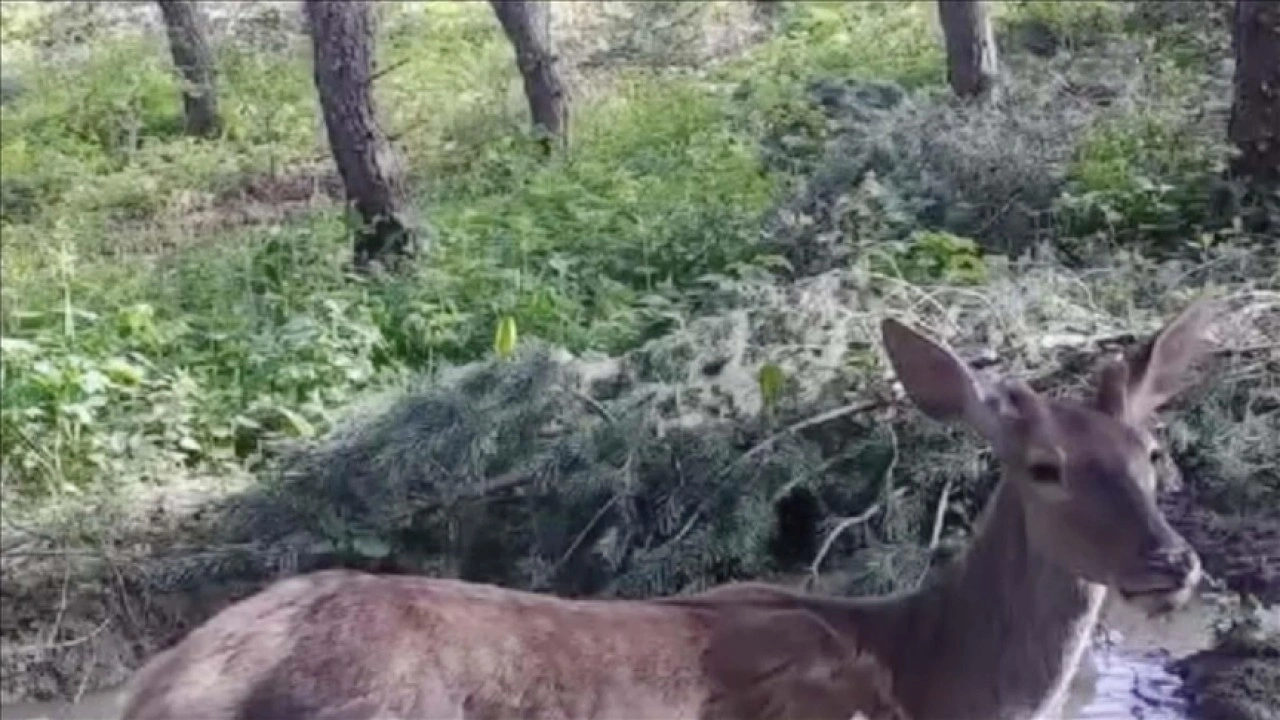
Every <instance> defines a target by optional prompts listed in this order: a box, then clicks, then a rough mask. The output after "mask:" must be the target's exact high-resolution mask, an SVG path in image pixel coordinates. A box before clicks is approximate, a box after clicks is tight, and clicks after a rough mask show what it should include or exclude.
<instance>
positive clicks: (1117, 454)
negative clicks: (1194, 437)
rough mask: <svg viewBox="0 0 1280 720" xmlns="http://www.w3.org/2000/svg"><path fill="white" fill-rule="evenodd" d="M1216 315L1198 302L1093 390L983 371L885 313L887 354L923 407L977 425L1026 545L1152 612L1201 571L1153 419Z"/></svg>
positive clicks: (1178, 596) (1179, 596) (1177, 598)
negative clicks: (1017, 508) (1174, 522)
mask: <svg viewBox="0 0 1280 720" xmlns="http://www.w3.org/2000/svg"><path fill="white" fill-rule="evenodd" d="M1210 317H1211V313H1210V312H1209V304H1208V302H1206V301H1200V302H1197V303H1194V304H1193V305H1191V306H1190V307H1188V308H1187V309H1186V310H1184V311H1183V312H1182V313H1181V314H1180V315H1178V316H1177V317H1176V318H1175V319H1174V320H1172V321H1171V322H1170V323H1169V324H1167V325H1166V326H1165V327H1164V328H1163V329H1161V330H1160V332H1158V333H1157V334H1156V335H1155V337H1154V338H1152V339H1151V340H1150V341H1149V342H1148V343H1147V344H1146V345H1145V346H1144V347H1143V348H1142V350H1141V351H1140V352H1139V353H1137V354H1136V356H1135V357H1134V358H1132V359H1131V360H1125V359H1123V358H1117V359H1115V360H1112V361H1111V362H1109V363H1108V364H1106V366H1105V367H1104V368H1103V370H1102V372H1101V373H1100V374H1099V376H1098V380H1097V384H1096V385H1097V386H1096V393H1095V395H1094V396H1093V397H1092V398H1090V399H1088V400H1087V401H1070V400H1058V399H1051V398H1047V397H1044V396H1042V395H1041V394H1039V393H1037V392H1036V391H1035V390H1033V389H1032V388H1030V387H1029V386H1028V385H1027V384H1026V383H1024V382H1022V381H1021V380H1018V379H1013V378H999V379H994V380H988V379H985V378H981V377H979V376H978V375H977V374H975V373H974V372H972V371H971V370H970V368H969V367H968V366H967V365H966V364H965V363H964V362H963V361H962V360H960V359H959V358H958V357H957V356H956V355H955V354H954V353H953V352H952V351H951V350H949V349H948V348H946V347H945V346H943V345H941V344H939V343H937V342H934V341H933V340H930V339H928V338H926V337H924V336H923V335H921V334H919V333H917V332H916V331H914V330H911V329H910V328H908V327H906V326H905V325H903V324H901V323H899V322H897V321H894V320H885V321H884V323H883V325H882V328H881V329H882V334H883V338H884V344H885V348H886V350H887V351H888V355H889V358H890V362H891V363H892V365H893V367H894V370H895V372H896V374H897V376H898V379H899V380H900V381H901V382H902V385H903V387H904V389H905V390H906V393H907V395H908V396H909V397H910V398H911V399H912V400H913V401H914V402H915V404H916V405H917V406H919V407H920V409H921V410H922V411H923V412H924V413H925V414H926V415H928V416H930V417H932V418H934V419H936V420H941V421H960V422H963V423H965V424H967V425H969V426H970V427H972V428H973V429H974V430H976V431H977V432H978V433H980V434H981V435H982V436H983V437H984V438H985V439H986V440H987V441H988V442H989V443H990V444H991V447H992V448H993V450H994V452H995V455H996V457H997V458H998V459H999V461H1000V463H1001V466H1002V472H1003V477H1004V482H1006V483H1009V484H1010V485H1012V487H1013V488H1014V489H1015V490H1016V495H1017V497H1018V498H1019V500H1020V502H1021V506H1022V510H1023V516H1024V517H1025V527H1026V532H1027V544H1028V547H1029V548H1031V550H1032V552H1037V553H1039V554H1041V556H1042V557H1043V558H1045V559H1046V560H1047V561H1048V562H1050V563H1052V564H1054V565H1057V566H1059V567H1061V568H1063V569H1064V570H1066V571H1067V572H1069V573H1071V574H1073V575H1075V576H1077V577H1079V578H1081V579H1083V580H1086V581H1089V582H1093V583H1098V584H1103V585H1107V586H1109V587H1111V588H1113V589H1114V590H1116V591H1118V592H1119V593H1120V595H1121V597H1123V598H1124V599H1125V600H1126V601H1128V602H1130V603H1133V604H1135V605H1137V606H1138V607H1140V608H1142V609H1144V610H1145V611H1147V612H1148V613H1151V614H1155V613H1161V612H1167V611H1169V610H1173V609H1175V608H1177V607H1179V606H1181V605H1182V604H1183V603H1185V602H1186V600H1187V599H1188V598H1189V597H1190V595H1191V592H1192V591H1193V589H1194V587H1195V585H1196V584H1197V583H1198V582H1199V579H1200V572H1201V570H1200V560H1199V557H1198V556H1197V555H1196V553H1195V551H1194V550H1192V548H1191V547H1190V545H1188V543H1187V542H1186V540H1184V539H1183V538H1182V537H1181V536H1180V535H1179V534H1178V533H1177V532H1175V531H1174V530H1173V529H1172V528H1171V527H1170V526H1169V524H1168V522H1167V521H1166V520H1165V517H1164V515H1163V513H1161V511H1160V509H1159V508H1158V507H1157V505H1156V490H1157V487H1156V486H1157V482H1156V469H1155V464H1156V462H1157V461H1158V460H1159V459H1160V453H1161V450H1160V448H1159V447H1158V446H1157V444H1156V442H1155V438H1154V435H1153V434H1152V433H1151V432H1150V431H1149V430H1148V429H1147V424H1148V422H1149V421H1150V420H1151V419H1152V416H1153V414H1154V412H1155V411H1156V410H1157V409H1158V408H1159V407H1160V406H1161V405H1163V404H1164V403H1165V402H1167V401H1168V400H1169V399H1170V398H1172V397H1173V396H1174V395H1175V394H1177V392H1178V391H1179V390H1181V389H1182V388H1183V387H1185V384H1186V380H1187V377H1188V376H1189V375H1190V370H1191V367H1192V366H1193V365H1194V364H1195V363H1196V361H1197V360H1198V359H1200V358H1202V357H1203V356H1204V354H1205V352H1206V350H1207V343H1206V342H1204V340H1203V334H1204V329H1205V326H1206V325H1207V323H1208V320H1209V319H1210Z"/></svg>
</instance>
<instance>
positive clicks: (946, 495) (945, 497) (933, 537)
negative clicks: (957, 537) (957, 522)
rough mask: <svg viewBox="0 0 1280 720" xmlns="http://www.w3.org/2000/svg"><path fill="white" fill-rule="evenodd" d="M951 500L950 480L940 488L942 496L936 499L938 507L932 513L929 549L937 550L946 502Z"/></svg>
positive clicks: (945, 512) (945, 511) (940, 538)
mask: <svg viewBox="0 0 1280 720" xmlns="http://www.w3.org/2000/svg"><path fill="white" fill-rule="evenodd" d="M949 500H951V478H947V482H946V484H945V485H943V486H942V495H940V496H939V497H938V507H937V509H936V510H934V511H933V532H932V533H930V534H929V549H930V550H934V549H937V547H938V543H939V542H940V541H941V540H942V519H943V517H944V516H945V515H946V514H947V502H948V501H949Z"/></svg>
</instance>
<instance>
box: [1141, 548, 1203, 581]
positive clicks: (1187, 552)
mask: <svg viewBox="0 0 1280 720" xmlns="http://www.w3.org/2000/svg"><path fill="white" fill-rule="evenodd" d="M1146 560H1147V567H1148V568H1149V569H1151V570H1154V571H1156V572H1158V573H1161V574H1165V575H1170V576H1172V577H1176V578H1178V579H1179V580H1182V579H1184V578H1187V577H1190V576H1193V575H1195V574H1196V573H1198V572H1199V570H1200V556H1199V555H1197V554H1196V552H1195V551H1194V550H1192V549H1191V548H1190V547H1188V546H1186V545H1175V546H1172V547H1163V548H1159V549H1157V550H1153V551H1151V552H1149V553H1147V558H1146Z"/></svg>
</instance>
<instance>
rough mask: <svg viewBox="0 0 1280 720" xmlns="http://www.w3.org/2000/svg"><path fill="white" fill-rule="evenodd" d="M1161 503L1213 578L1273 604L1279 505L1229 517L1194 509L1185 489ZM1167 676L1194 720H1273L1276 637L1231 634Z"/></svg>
mask: <svg viewBox="0 0 1280 720" xmlns="http://www.w3.org/2000/svg"><path fill="white" fill-rule="evenodd" d="M1162 505H1163V506H1164V510H1165V513H1166V514H1167V515H1168V517H1169V520H1170V522H1171V523H1172V524H1173V525H1174V527H1175V528H1176V529H1177V530H1178V531H1179V532H1181V533H1182V534H1183V535H1184V536H1185V537H1186V538H1187V540H1188V541H1189V542H1190V543H1191V544H1192V545H1193V546H1194V547H1195V548H1196V550H1197V551H1199V553H1200V555H1201V558H1202V559H1203V561H1204V565H1205V569H1206V570H1207V571H1208V573H1209V574H1210V575H1211V576H1212V577H1213V578H1214V579H1215V580H1217V581H1220V582H1221V583H1222V584H1224V585H1226V587H1227V588H1229V589H1230V590H1232V591H1235V592H1238V593H1241V594H1244V595H1246V596H1252V598H1254V599H1255V600H1256V601H1257V602H1260V603H1261V604H1263V605H1264V606H1270V607H1272V608H1277V606H1280V506H1272V507H1264V508H1261V509H1259V511H1258V512H1256V513H1251V514H1249V515H1244V516H1231V517H1228V516H1224V515H1221V514H1219V513H1216V512H1214V511H1213V510H1210V509H1208V508H1205V507H1203V506H1202V505H1198V504H1197V503H1196V502H1195V500H1194V498H1193V497H1192V493H1191V492H1190V491H1186V490H1184V491H1182V492H1179V493H1175V494H1172V495H1170V496H1168V497H1167V498H1165V499H1164V501H1163V502H1162ZM1278 611H1280V610H1278ZM1173 670H1174V671H1175V672H1176V673H1177V674H1178V675H1179V676H1181V677H1182V680H1183V682H1184V690H1185V692H1186V694H1187V697H1188V700H1189V701H1190V705H1191V711H1192V712H1193V713H1194V714H1195V716H1196V717H1197V718H1200V720H1280V634H1277V633H1275V632H1274V631H1272V632H1271V633H1267V632H1266V631H1264V630H1260V629H1256V628H1252V627H1249V626H1247V625H1242V626H1240V627H1237V628H1233V629H1232V630H1231V631H1229V632H1228V633H1226V634H1225V635H1224V637H1222V639H1221V640H1220V641H1219V643H1218V645H1217V646H1215V647H1213V648H1211V649H1208V650H1203V651H1201V652H1198V653H1195V654H1193V655H1191V656H1189V657H1187V658H1184V659H1183V660H1181V661H1179V662H1177V663H1175V664H1174V666H1173Z"/></svg>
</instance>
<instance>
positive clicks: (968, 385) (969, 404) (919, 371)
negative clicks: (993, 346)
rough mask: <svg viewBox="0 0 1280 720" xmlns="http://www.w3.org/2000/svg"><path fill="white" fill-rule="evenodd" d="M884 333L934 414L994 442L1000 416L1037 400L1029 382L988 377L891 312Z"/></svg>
mask: <svg viewBox="0 0 1280 720" xmlns="http://www.w3.org/2000/svg"><path fill="white" fill-rule="evenodd" d="M880 334H881V337H882V339H883V342H884V347H885V351H886V352H887V353H888V355H889V362H890V364H892V365H893V370H894V373H895V374H897V376H898V381H899V382H901V383H902V387H903V389H904V390H906V393H907V396H908V397H910V398H911V400H912V402H914V403H915V404H916V405H917V406H918V407H919V408H920V410H921V411H923V412H924V414H926V415H928V416H929V417H931V418H933V419H935V420H941V421H963V422H965V423H967V424H968V425H969V426H971V427H973V428H974V429H975V430H977V431H978V432H979V433H981V434H982V435H983V436H984V437H986V438H987V439H988V440H990V441H992V442H995V441H996V440H997V439H998V437H999V436H1000V420H1001V416H1002V415H1006V414H1020V413H1021V411H1022V410H1023V409H1025V407H1026V405H1027V403H1028V402H1034V400H1035V398H1034V397H1033V396H1034V393H1033V392H1032V391H1031V390H1030V388H1024V387H1023V386H1022V385H1021V384H1012V385H1010V386H1009V387H1005V385H1004V384H1001V385H1000V386H997V387H992V386H990V385H988V384H987V383H984V382H983V381H982V380H980V379H979V378H978V377H977V376H976V375H975V374H974V373H973V372H972V371H971V370H970V369H969V367H968V366H967V365H966V364H965V363H964V361H963V360H961V359H960V358H959V357H957V356H956V354H955V353H954V352H952V351H951V350H950V349H948V348H947V347H946V346H944V345H942V344H941V343H938V342H935V341H934V340H931V339H929V338H927V337H925V336H924V335H921V334H920V333H918V332H916V331H915V330H912V329H911V328H909V327H907V326H906V325H903V324H902V323H900V322H898V321H897V320H893V319H891V318H886V319H885V320H884V321H883V322H882V323H881V324H880ZM1024 389H1025V392H1022V390H1024Z"/></svg>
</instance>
